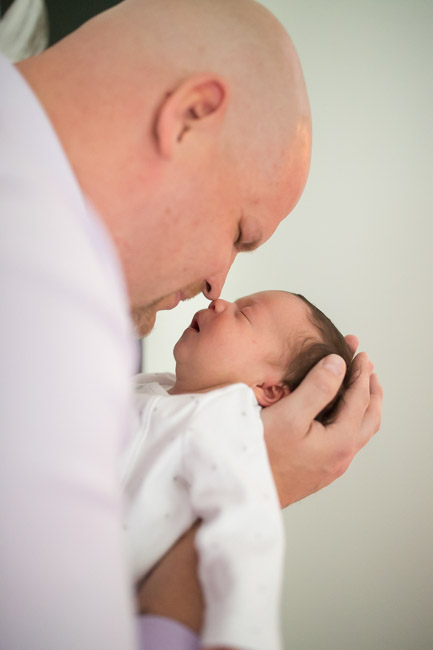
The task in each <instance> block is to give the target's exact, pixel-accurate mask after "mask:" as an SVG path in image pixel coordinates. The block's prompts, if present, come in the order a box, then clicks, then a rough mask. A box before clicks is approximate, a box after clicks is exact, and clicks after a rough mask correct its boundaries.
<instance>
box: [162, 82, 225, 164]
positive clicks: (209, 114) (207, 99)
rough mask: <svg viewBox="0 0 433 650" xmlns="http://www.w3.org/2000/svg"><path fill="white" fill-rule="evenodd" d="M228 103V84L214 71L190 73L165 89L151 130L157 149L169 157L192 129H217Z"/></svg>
mask: <svg viewBox="0 0 433 650" xmlns="http://www.w3.org/2000/svg"><path fill="white" fill-rule="evenodd" d="M227 103H228V85H227V83H226V82H225V81H224V79H222V78H221V77H218V76H217V75H214V74H211V73H210V74H199V75H192V76H190V77H188V79H185V80H184V81H182V83H181V84H180V85H179V86H177V88H176V89H175V90H173V91H172V92H171V93H168V94H167V96H166V98H165V99H164V100H163V102H162V104H161V105H160V107H159V110H158V113H157V115H156V119H155V125H154V127H155V128H154V133H155V137H156V140H157V147H158V150H159V153H160V154H161V155H162V156H163V157H164V158H172V157H173V155H174V154H175V152H176V148H177V147H178V146H179V145H180V144H181V143H182V142H183V141H184V139H185V138H186V137H188V135H189V136H190V135H191V133H194V131H197V132H198V131H200V130H201V131H203V130H206V131H209V130H212V129H214V130H219V128H220V126H221V124H222V121H223V117H224V114H225V112H226V108H227Z"/></svg>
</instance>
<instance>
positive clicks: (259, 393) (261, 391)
mask: <svg viewBox="0 0 433 650" xmlns="http://www.w3.org/2000/svg"><path fill="white" fill-rule="evenodd" d="M252 389H253V391H254V395H255V396H256V398H257V401H258V403H259V404H260V406H271V405H272V404H275V403H276V402H278V401H279V400H280V399H281V398H282V397H284V396H285V395H288V394H289V393H290V388H289V387H288V386H286V385H284V384H266V383H263V384H260V385H258V384H257V385H256V386H252Z"/></svg>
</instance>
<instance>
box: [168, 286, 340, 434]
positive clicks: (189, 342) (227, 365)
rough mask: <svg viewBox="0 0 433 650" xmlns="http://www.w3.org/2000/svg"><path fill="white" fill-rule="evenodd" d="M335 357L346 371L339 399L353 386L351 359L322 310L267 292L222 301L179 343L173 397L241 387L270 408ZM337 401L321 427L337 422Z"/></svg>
mask: <svg viewBox="0 0 433 650" xmlns="http://www.w3.org/2000/svg"><path fill="white" fill-rule="evenodd" d="M332 353H335V354H339V355H340V356H342V357H343V359H344V360H345V362H346V366H347V371H346V377H345V379H344V382H343V387H342V389H341V391H340V393H339V396H340V395H341V394H342V392H343V390H344V389H345V388H346V387H347V385H348V382H349V378H350V368H351V359H352V354H351V351H350V349H349V348H348V346H347V344H346V342H345V340H344V337H343V336H342V334H340V332H339V331H338V330H337V328H336V327H335V326H334V325H333V323H332V322H331V321H330V320H329V319H328V318H327V317H326V316H325V315H324V314H323V313H322V312H321V311H320V310H319V309H317V307H315V306H314V305H312V304H311V303H310V302H308V301H307V300H306V299H305V298H304V297H303V296H300V295H297V294H292V293H288V292H286V291H262V292H260V293H256V294H253V295H251V296H246V297H244V298H241V299H240V300H237V301H236V302H234V303H230V302H227V301H225V300H221V299H218V300H214V301H213V302H212V303H211V304H210V306H209V308H208V309H204V310H201V311H199V312H198V313H197V314H196V315H195V316H194V319H193V321H192V323H191V325H190V327H188V328H187V329H186V330H185V332H184V333H183V335H182V336H181V338H180V339H179V341H178V342H177V343H176V346H175V348H174V356H175V359H176V385H175V388H174V392H194V391H205V390H210V389H212V388H217V387H219V386H224V385H226V384H231V383H236V382H242V383H246V384H248V385H249V386H251V387H252V389H253V390H254V393H255V395H256V397H257V400H258V402H259V404H261V405H262V406H270V405H271V404H273V403H275V402H276V401H278V400H279V399H281V397H283V396H284V395H287V394H288V393H289V392H291V391H293V390H295V388H296V387H297V386H298V385H299V384H300V382H301V381H302V379H303V378H304V377H305V375H306V374H307V373H308V372H309V371H310V370H311V368H312V367H313V366H314V365H315V364H316V363H317V362H318V361H320V359H322V358H323V357H325V356H327V355H328V354H332ZM339 396H338V397H339ZM337 399H338V398H337ZM337 399H336V400H334V401H333V402H332V403H331V404H329V405H328V406H327V407H326V409H324V410H323V411H322V413H321V414H320V416H319V419H321V421H329V419H330V418H331V417H332V413H333V411H334V408H335V405H336V402H337Z"/></svg>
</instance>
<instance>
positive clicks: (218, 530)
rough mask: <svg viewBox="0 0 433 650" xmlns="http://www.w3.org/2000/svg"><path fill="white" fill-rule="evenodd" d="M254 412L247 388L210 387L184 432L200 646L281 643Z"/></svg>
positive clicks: (260, 649) (269, 503)
mask: <svg viewBox="0 0 433 650" xmlns="http://www.w3.org/2000/svg"><path fill="white" fill-rule="evenodd" d="M258 409H259V407H258V406H257V402H256V400H255V397H254V394H253V393H252V391H251V389H249V388H248V387H247V386H243V385H234V386H231V387H229V389H224V392H221V393H220V392H219V391H216V392H215V393H214V396H213V398H212V399H211V400H210V401H208V402H206V403H203V406H202V409H201V412H199V413H198V415H197V417H196V418H195V419H194V424H193V427H191V428H190V429H189V430H188V431H187V432H186V434H185V447H184V454H183V458H184V472H185V477H186V479H187V481H188V482H189V484H190V498H191V502H192V507H193V509H194V511H195V513H196V515H197V516H198V517H200V518H201V519H202V525H201V527H200V528H199V531H198V533H197V537H196V545H197V550H198V554H199V577H200V581H201V585H202V589H203V593H204V600H205V619H204V626H203V630H202V637H203V644H204V645H205V646H206V645H228V646H230V647H233V646H234V647H239V648H248V649H249V650H250V649H251V650H278V649H279V648H281V630H280V599H281V585H282V572H283V555H284V553H283V551H284V536H283V525H282V517H281V511H280V505H279V501H278V496H277V493H276V488H275V485H274V482H273V477H272V473H271V469H270V466H269V461H268V457H267V452H266V447H265V443H264V439H263V427H262V423H261V418H260V415H259V412H258Z"/></svg>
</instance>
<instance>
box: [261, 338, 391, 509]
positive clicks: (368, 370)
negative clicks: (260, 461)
mask: <svg viewBox="0 0 433 650" xmlns="http://www.w3.org/2000/svg"><path fill="white" fill-rule="evenodd" d="M346 340H347V342H348V343H349V345H350V346H351V347H352V348H356V345H357V339H356V337H347V338H346ZM353 363H354V369H353V377H354V381H353V383H352V384H351V386H350V387H349V388H348V389H347V391H346V393H345V395H344V399H343V400H342V401H341V404H340V405H339V407H338V410H337V415H336V418H335V420H334V421H333V422H332V423H331V424H328V425H327V426H323V425H322V424H320V423H319V422H317V421H316V420H314V418H315V417H316V415H317V414H318V413H319V412H320V411H321V409H322V408H323V407H324V406H325V405H326V404H327V403H328V402H329V401H330V400H331V399H332V398H333V397H334V395H335V394H336V392H337V390H338V387H339V386H340V384H341V381H342V379H343V376H344V372H345V365H344V362H343V360H342V359H341V358H340V357H338V356H336V355H330V356H329V357H325V358H324V359H322V360H321V361H320V362H319V363H318V364H317V365H316V366H315V367H314V368H313V369H312V370H311V371H310V372H309V373H308V375H307V376H306V377H305V379H304V380H303V382H302V383H301V384H300V385H299V386H298V388H297V389H296V390H295V391H293V393H291V394H290V395H288V396H287V397H284V398H283V399H282V400H280V401H279V402H278V403H277V404H275V405H273V406H270V407H268V408H266V409H263V410H262V420H263V424H264V427H265V440H266V445H267V449H268V454H269V460H270V463H271V467H272V472H273V475H274V479H275V483H276V486H277V490H278V495H279V498H280V502H281V506H282V507H283V508H284V507H286V506H288V505H290V504H291V503H294V502H295V501H298V500H299V499H303V498H304V497H306V496H308V495H309V494H312V493H313V492H317V491H318V490H320V489H321V488H323V487H325V486H326V485H329V484H330V483H332V482H333V481H334V480H335V479H336V478H338V477H339V476H341V474H343V473H344V472H345V471H346V469H347V468H348V467H349V465H350V463H351V462H352V460H353V458H354V456H355V455H356V454H357V452H358V451H359V450H360V449H361V448H362V447H363V446H364V445H365V444H366V443H367V442H368V441H369V440H370V438H371V437H372V436H373V435H374V434H375V433H376V432H377V431H378V430H379V427H380V418H381V410H382V388H381V386H380V383H379V380H378V378H377V375H375V374H372V373H373V365H372V364H371V363H370V361H369V359H368V356H367V354H365V353H360V354H358V355H357V356H356V357H355V359H354V362H353Z"/></svg>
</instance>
